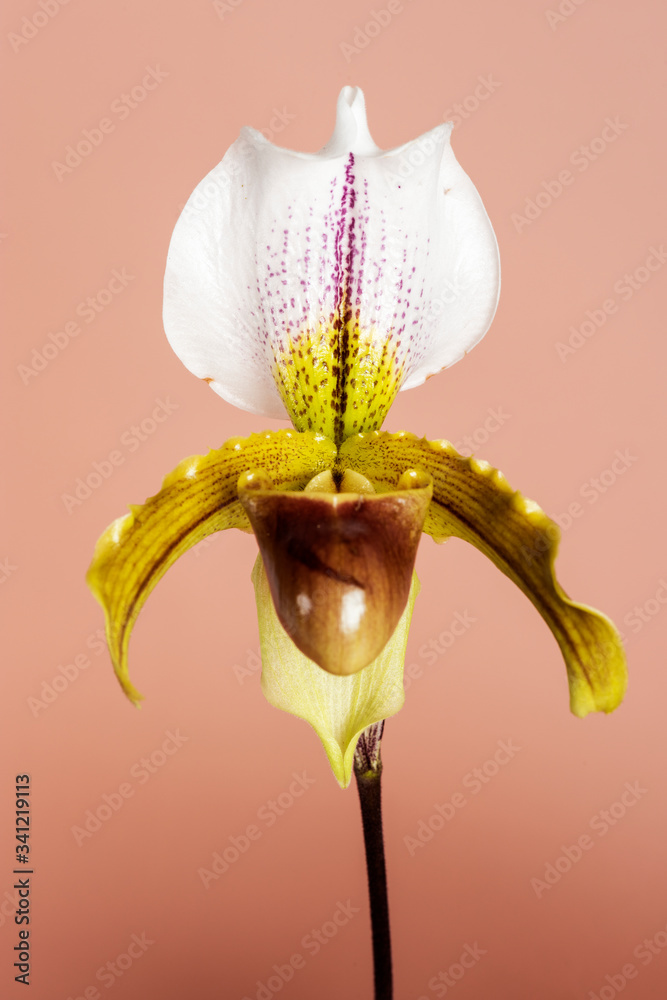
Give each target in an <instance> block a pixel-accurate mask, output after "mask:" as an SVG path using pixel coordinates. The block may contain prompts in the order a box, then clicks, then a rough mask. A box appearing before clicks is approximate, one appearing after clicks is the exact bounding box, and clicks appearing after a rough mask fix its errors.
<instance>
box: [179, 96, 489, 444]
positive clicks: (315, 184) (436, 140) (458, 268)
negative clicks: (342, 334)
mask: <svg viewBox="0 0 667 1000" xmlns="http://www.w3.org/2000/svg"><path fill="white" fill-rule="evenodd" d="M450 132H451V125H448V124H443V125H440V126H438V127H437V128H435V129H433V130H432V131H431V132H427V133H426V134H425V135H423V136H421V137H420V138H419V139H415V140H414V141H412V142H410V143H407V144H406V145H404V146H401V147H399V148H397V149H393V150H389V151H386V152H383V151H381V150H379V149H378V147H377V146H376V145H375V143H374V142H373V140H372V138H371V136H370V133H369V131H368V126H367V124H366V112H365V103H364V97H363V93H362V92H361V90H359V89H358V88H354V87H345V88H343V90H342V92H341V94H340V97H339V99H338V107H337V117H336V126H335V129H334V133H333V135H332V137H331V140H330V141H329V142H328V143H327V145H326V146H325V147H324V148H323V149H322V150H321V151H320V152H319V153H315V154H310V153H297V152H291V151H289V150H286V149H281V148H279V147H277V146H274V145H272V144H271V143H270V142H268V141H267V140H266V139H265V138H264V137H263V136H262V135H261V134H260V133H259V132H256V131H255V130H253V129H248V128H245V129H243V130H242V131H241V135H240V137H239V139H237V141H236V142H235V143H234V144H233V145H232V146H231V147H230V149H229V150H228V151H227V153H226V154H225V156H224V158H223V160H222V161H221V163H219V164H218V165H217V166H216V167H215V168H214V169H213V170H212V171H211V172H210V173H209V174H208V175H207V176H206V177H205V178H204V180H203V181H202V182H201V183H200V184H199V185H198V186H197V188H196V189H195V191H194V192H193V194H192V196H191V197H190V199H189V201H188V203H187V205H186V206H185V208H184V210H183V212H182V214H181V216H180V218H179V220H178V222H177V224H176V228H175V229H174V233H173V236H172V240H171V245H170V248H169V255H168V260H167V268H166V274H165V288H164V324H165V330H166V332H167V336H168V338H169V341H170V343H171V345H172V347H173V349H174V350H175V351H176V353H177V354H178V356H179V357H180V358H181V360H182V361H183V362H184V364H185V365H186V366H187V367H188V368H189V369H190V371H192V372H193V373H194V374H195V375H198V376H199V377H200V378H203V379H206V380H207V381H209V382H210V384H211V386H212V388H213V389H215V391H216V392H218V393H219V394H220V395H221V396H223V397H224V398H225V399H227V400H228V401H229V402H230V403H233V404H235V405H236V406H239V407H241V408H242V409H246V410H250V411H251V412H254V413H262V414H265V415H267V416H274V417H280V416H284V415H285V405H287V406H288V407H291V408H290V416H292V419H293V420H294V422H295V424H296V425H297V426H298V427H300V429H302V428H307V427H308V426H313V429H321V428H318V426H316V425H314V424H309V423H308V422H307V421H306V422H304V418H303V412H301V416H300V418H299V419H301V424H299V420H298V419H297V416H298V414H297V416H295V411H297V410H298V409H299V405H300V404H299V403H298V402H294V400H295V399H297V396H298V393H297V392H296V391H295V388H294V383H293V379H292V383H290V384H289V390H288V391H287V390H285V388H284V385H283V382H284V381H285V380H284V379H283V374H282V373H284V372H285V365H286V363H287V362H286V359H288V358H289V357H290V352H293V351H294V350H295V347H294V345H295V343H296V344H297V345H298V344H299V343H301V344H307V345H310V352H312V355H313V356H315V355H316V354H317V352H318V351H319V353H320V357H321V358H323V359H324V365H323V367H324V370H325V371H327V370H329V369H330V367H331V365H330V364H329V362H328V358H329V355H327V353H326V351H327V350H329V351H331V350H332V346H331V344H332V342H333V341H335V339H336V337H338V336H339V334H338V333H336V330H338V329H339V324H340V322H341V317H342V318H343V322H348V321H349V322H350V323H351V324H356V327H355V330H356V331H358V333H359V336H358V338H357V340H356V341H354V344H356V343H359V344H361V345H363V349H364V351H365V352H366V354H367V356H368V357H369V358H370V359H371V362H372V364H374V363H375V362H376V361H377V359H379V358H380V355H382V364H383V365H384V366H385V368H384V369H383V375H382V380H381V381H380V383H379V388H378V390H377V391H378V393H379V394H384V395H383V398H385V397H386V400H387V401H388V402H386V405H383V408H384V409H386V408H387V407H388V405H389V403H390V401H391V398H393V392H394V391H395V390H396V389H398V388H399V387H402V388H411V387H412V386H416V385H419V384H420V383H421V382H423V381H424V379H425V378H427V377H428V376H429V375H431V374H433V373H435V372H437V371H439V370H440V369H441V368H443V367H446V366H447V365H450V364H452V363H453V362H455V361H457V360H458V359H459V358H461V357H462V356H463V355H464V354H465V353H466V351H469V350H470V349H471V348H472V347H473V346H474V345H475V344H476V343H477V342H478V341H479V340H480V339H481V337H482V336H483V335H484V333H485V332H486V330H487V328H488V326H489V324H490V323H491V320H492V318H493V314H494V312H495V308H496V304H497V300H498V291H499V284H500V274H499V261H498V249H497V244H496V240H495V236H494V234H493V230H492V228H491V224H490V222H489V220H488V217H487V215H486V212H485V210H484V206H483V205H482V202H481V199H480V197H479V195H478V194H477V191H476V189H475V187H474V185H473V184H472V182H471V181H470V179H469V178H468V176H467V175H466V173H465V172H464V171H463V170H462V169H461V167H460V166H459V164H458V163H457V161H456V159H455V157H454V154H453V152H452V150H451V147H450V142H449V139H450ZM345 317H347V320H345ZM337 324H338V325H337ZM349 328H350V329H352V326H350V327H349ZM322 331H325V333H324V335H323V334H322ZM332 331H334V332H333V333H332ZM385 345H388V352H387V351H386V350H385V351H384V354H383V353H382V352H383V348H384V347H385ZM349 349H350V350H351V351H354V350H357V348H356V346H353V347H350V348H349ZM387 358H389V361H387ZM346 360H353V358H352V359H346ZM378 363H379V362H378ZM364 364H365V362H364ZM327 365H328V367H327ZM320 366H321V367H320V369H319V370H320V371H321V370H322V362H320ZM371 368H372V365H371ZM385 369H386V370H385ZM295 370H296V369H295ZM299 372H300V369H299ZM299 378H301V375H300V374H299ZM357 384H359V383H357ZM368 384H370V385H372V384H373V377H372V375H371V376H370V381H369V383H368ZM375 384H376V385H378V382H376V383H375ZM279 386H280V388H279ZM297 389H298V386H297ZM330 390H331V386H330V387H329V391H330ZM336 391H338V392H340V388H338V389H336ZM346 391H347V390H346ZM351 391H352V390H350V392H351ZM364 391H366V389H364ZM301 398H303V407H304V408H305V407H307V406H308V392H307V391H305V392H304V393H303V397H301V396H299V399H301ZM283 400H285V403H284V402H283ZM290 400H291V402H290ZM311 400H312V396H311ZM324 407H325V408H329V397H327V398H326V399H325V403H324ZM302 409H303V408H302ZM355 409H356V405H355ZM308 419H310V418H308ZM380 423H381V420H380ZM345 427H346V429H345V433H350V432H352V431H353V430H363V429H370V428H369V427H368V426H367V425H366V426H363V427H361V426H359V427H355V426H354V425H353V424H351V423H347V424H346V425H345Z"/></svg>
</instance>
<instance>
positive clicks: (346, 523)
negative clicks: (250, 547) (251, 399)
mask: <svg viewBox="0 0 667 1000" xmlns="http://www.w3.org/2000/svg"><path fill="white" fill-rule="evenodd" d="M238 491H239V499H240V501H241V503H242V505H243V507H244V510H245V512H246V514H247V515H248V518H249V520H250V523H251V524H252V527H253V530H254V532H255V536H256V538H257V542H258V545H259V549H260V552H261V554H262V559H263V562H264V566H265V569H266V574H267V577H268V580H269V586H270V589H271V596H272V598H273V602H274V606H275V609H276V612H277V614H278V617H279V619H280V622H281V624H282V626H283V628H284V629H285V630H286V632H287V633H288V635H289V636H290V638H291V639H292V641H293V642H294V643H295V645H296V646H297V647H298V648H299V649H300V650H301V652H302V653H304V654H305V655H306V656H307V657H308V658H309V659H311V660H314V661H315V662H316V663H317V664H319V666H321V667H322V668H323V669H324V670H327V671H328V672H329V673H333V674H352V673H356V672H357V671H358V670H361V669H362V668H363V667H365V666H367V665H368V664H369V663H371V662H372V661H373V660H374V659H375V658H376V657H377V656H378V655H379V653H380V652H381V651H382V649H383V648H384V646H385V645H386V643H387V642H388V640H389V639H390V638H391V636H392V634H393V632H394V629H395V628H396V625H397V624H398V621H399V619H400V617H401V614H402V613H403V610H404V608H405V606H406V603H407V600H408V595H409V593H410V584H411V580H412V573H413V569H414V563H415V558H416V554H417V546H418V544H419V539H420V536H421V533H422V529H423V524H424V518H425V516H426V510H427V508H428V505H429V503H430V500H431V494H432V485H431V480H430V477H428V476H426V475H425V474H424V473H419V472H414V471H413V470H409V471H408V472H407V473H405V474H404V475H403V476H401V478H400V480H399V483H398V484H397V489H396V490H395V491H393V492H388V493H383V494H374V493H368V492H363V493H362V492H355V493H350V492H344V493H337V492H319V491H318V492H309V491H306V492H295V491H283V490H274V489H272V488H271V481H270V479H269V478H268V476H266V474H265V473H263V472H262V471H261V470H260V471H251V472H247V473H244V475H243V476H241V477H240V479H239V485H238Z"/></svg>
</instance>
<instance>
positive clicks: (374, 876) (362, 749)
mask: <svg viewBox="0 0 667 1000" xmlns="http://www.w3.org/2000/svg"><path fill="white" fill-rule="evenodd" d="M383 726H384V722H380V723H376V724H375V725H373V726H369V727H368V729H366V730H364V732H363V733H362V734H361V736H360V737H359V742H358V743H357V748H356V751H355V755H354V776H355V778H356V779H357V790H358V792H359V802H360V804H361V821H362V824H363V828H364V846H365V848H366V870H367V872H368V896H369V900H370V907H371V927H372V933H373V970H374V981H375V1000H392V997H393V985H392V968H391V933H390V927H389V901H388V898H387V869H386V865H385V860H384V838H383V834H382V796H381V784H380V781H381V777H382V761H381V760H380V739H381V737H382V729H383Z"/></svg>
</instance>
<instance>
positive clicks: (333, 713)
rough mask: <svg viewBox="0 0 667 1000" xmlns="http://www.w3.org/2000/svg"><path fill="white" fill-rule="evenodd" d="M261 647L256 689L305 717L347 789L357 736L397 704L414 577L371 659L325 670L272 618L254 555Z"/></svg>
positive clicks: (414, 592) (401, 699) (265, 583)
mask: <svg viewBox="0 0 667 1000" xmlns="http://www.w3.org/2000/svg"><path fill="white" fill-rule="evenodd" d="M252 581H253V583H254V585H255V597H256V600H257V616H258V620H259V636H260V645H261V650H262V691H263V692H264V695H265V697H266V699H267V701H269V702H270V704H271V705H273V706H274V707H275V708H280V709H282V711H284V712H290V713H291V714H292V715H296V716H298V718H300V719H305V721H306V722H309V723H310V725H311V726H312V727H313V729H314V730H315V732H316V733H317V735H318V736H319V738H320V739H321V741H322V745H323V746H324V749H325V751H326V754H327V757H328V758H329V763H330V764H331V769H332V771H333V773H334V775H335V777H336V780H337V781H338V783H339V784H340V786H341V788H347V786H348V785H349V783H350V777H351V774H352V761H353V757H354V750H355V747H356V745H357V740H358V739H359V736H360V734H361V733H362V732H363V730H364V729H365V728H366V727H367V726H370V725H371V723H373V722H379V721H380V720H381V719H387V718H389V716H391V715H395V714H396V713H397V712H398V711H399V710H400V709H401V708H402V706H403V702H404V700H405V695H404V691H403V666H404V662H405V648H406V646H407V642H408V631H409V628H410V619H411V617H412V610H413V608H414V603H415V598H416V597H417V594H418V593H419V581H418V580H417V576H416V574H413V578H412V586H411V588H410V596H409V598H408V603H407V606H406V608H405V611H404V612H403V615H402V616H401V619H400V621H399V623H398V625H397V626H396V630H395V632H394V634H393V636H392V637H391V639H390V640H389V642H388V643H387V645H386V646H385V648H384V649H383V650H382V652H381V653H380V655H379V656H378V657H377V659H375V660H373V662H372V663H370V664H369V665H368V666H367V667H364V669H363V670H360V671H359V672H358V673H356V674H352V675H349V676H346V677H345V676H337V675H334V674H329V673H327V672H326V671H325V670H322V668H321V667H318V666H317V664H316V663H313V661H312V660H309V659H308V658H307V657H306V656H304V654H303V653H301V652H300V651H299V650H298V649H297V647H296V646H295V645H294V643H293V642H292V640H291V639H290V638H289V636H288V635H287V633H286V632H285V630H284V628H283V627H282V625H281V624H280V622H279V620H278V616H277V614H276V611H275V608H274V606H273V601H272V599H271V591H270V590H269V582H268V580H267V577H266V572H265V570H264V564H263V563H262V557H261V556H258V557H257V561H256V563H255V566H254V569H253V572H252Z"/></svg>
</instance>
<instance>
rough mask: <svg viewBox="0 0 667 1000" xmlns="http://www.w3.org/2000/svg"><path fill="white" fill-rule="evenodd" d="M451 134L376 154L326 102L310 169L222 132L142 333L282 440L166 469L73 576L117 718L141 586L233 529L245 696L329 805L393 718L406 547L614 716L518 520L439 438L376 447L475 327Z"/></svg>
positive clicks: (474, 281) (479, 225)
mask: <svg viewBox="0 0 667 1000" xmlns="http://www.w3.org/2000/svg"><path fill="white" fill-rule="evenodd" d="M451 128H452V126H451V125H450V124H442V125H439V126H438V127H436V128H435V129H433V130H432V131H430V132H428V133H426V134H425V135H424V136H422V137H421V138H419V139H416V140H414V141H413V142H410V143H407V144H406V145H404V146H400V147H398V148H396V149H392V150H389V151H382V150H380V149H379V148H378V147H377V146H376V145H375V143H374V142H373V140H372V138H371V135H370V133H369V130H368V126H367V124H366V113H365V104H364V98H363V94H362V92H361V91H360V90H359V89H357V88H351V87H345V88H344V89H343V90H342V92H341V94H340V97H339V100H338V108H337V119H336V126H335V129H334V132H333V135H332V137H331V139H330V141H329V142H328V143H327V145H326V146H325V147H324V148H323V149H322V150H321V151H320V152H319V153H317V154H306V153H298V152H291V151H289V150H286V149H280V148H278V147H276V146H274V145H272V144H271V143H270V142H268V141H267V140H266V139H265V138H264V137H263V136H262V135H261V134H260V133H259V132H257V131H254V130H252V129H244V130H243V131H242V132H241V135H240V137H239V139H238V140H237V141H236V142H235V143H234V144H233V145H232V146H231V148H230V149H229V150H228V151H227V153H226V155H225V157H224V159H223V160H222V161H221V163H219V164H218V166H216V167H215V168H214V169H213V170H212V171H211V172H210V173H209V174H208V176H207V177H205V178H204V180H203V181H202V182H201V183H200V184H199V185H198V187H197V188H196V189H195V191H194V192H193V194H192V196H191V198H190V200H189V201H188V203H187V205H186V207H185V209H184V210H183V212H182V214H181V216H180V218H179V220H178V223H177V225H176V228H175V230H174V233H173V237H172V240H171V246H170V249H169V255H168V262H167V269H166V276H165V286H164V324H165V329H166V333H167V337H168V339H169V342H170V344H171V346H172V347H173V349H174V351H175V352H176V354H177V355H178V356H179V358H180V359H181V360H182V361H183V362H184V364H185V365H186V367H187V368H188V369H189V370H190V371H191V372H192V373H194V374H195V375H196V376H198V377H199V378H201V379H203V380H204V381H205V382H207V383H208V384H209V385H210V386H211V388H212V389H214V391H215V392H217V393H219V394H220V395H221V396H222V397H223V398H224V399H226V400H227V401H228V402H230V403H232V404H234V405H235V406H238V407H240V408H242V409H245V410H249V411H250V412H252V413H257V414H262V415H264V416H268V417H284V416H285V414H287V416H288V417H289V418H290V420H291V422H292V425H293V429H291V430H280V431H273V432H267V433H261V434H252V435H250V437H248V438H245V439H241V438H232V439H230V440H229V441H227V442H226V443H225V444H223V445H222V447H221V448H219V449H217V450H214V451H211V452H209V454H208V455H205V456H195V457H192V458H187V459H185V461H183V462H181V463H180V465H178V466H177V468H176V469H174V471H173V472H171V473H170V474H169V475H168V476H167V478H166V479H165V480H164V482H163V484H162V488H161V489H160V491H159V492H158V493H157V494H156V495H155V496H153V497H151V498H150V499H148V500H147V501H146V503H145V504H144V505H143V506H133V507H131V508H130V513H129V514H126V515H125V516H124V517H121V518H120V519H119V520H117V521H114V523H113V524H112V525H111V526H110V527H109V528H108V529H107V531H106V532H105V533H104V534H103V535H102V537H101V538H100V540H99V542H98V544H97V548H96V550H95V556H94V560H93V563H92V566H91V568H90V570H89V574H88V582H89V585H90V587H91V588H92V590H93V593H94V594H95V596H96V597H97V599H98V600H99V601H100V603H101V604H102V606H103V608H104V611H105V614H106V622H107V637H108V644H109V649H110V653H111V657H112V660H113V664H114V668H115V671H116V674H117V676H118V679H119V681H120V683H121V685H122V688H123V690H124V691H125V693H126V694H127V695H128V696H129V698H130V699H131V700H132V701H133V702H135V703H137V702H138V701H139V699H140V697H141V696H140V695H139V694H138V692H137V691H136V690H135V688H134V687H133V685H132V684H131V682H130V679H129V674H128V665H127V655H128V643H129V639H130V633H131V630H132V627H133V625H134V622H135V620H136V618H137V616H138V614H139V612H140V610H141V608H142V606H143V604H144V602H145V600H146V598H147V597H148V595H149V594H150V592H151V591H152V589H153V587H154V586H155V585H156V584H157V582H158V581H159V580H160V578H161V577H162V576H163V574H164V573H165V572H166V571H167V569H168V568H169V567H170V566H171V565H172V564H173V563H174V562H175V561H176V559H178V557H179V556H180V555H182V554H183V553H184V552H186V551H187V550H188V549H190V548H191V546H193V545H195V544H196V543H197V542H198V541H200V540H201V539H203V538H204V537H205V536H207V535H209V534H211V533H212V532H215V531H221V530H223V529H226V528H238V529H240V530H242V531H248V532H254V534H255V536H256V539H257V543H258V547H259V555H258V558H257V562H256V564H255V568H254V571H253V575H252V579H253V582H254V586H255V594H256V601H257V610H258V619H259V630H260V642H261V652H262V665H263V671H262V689H263V691H264V694H265V696H266V697H267V699H268V700H269V702H271V704H273V705H275V706H277V707H278V708H281V709H283V710H285V711H288V712H291V713H293V714H294V715H297V716H299V717H301V718H303V719H305V720H307V721H308V722H309V723H310V724H311V725H312V726H313V728H314V729H315V730H316V732H317V734H318V735H319V737H320V739H321V741H322V743H323V745H324V748H325V750H326V753H327V755H328V758H329V761H330V763H331V767H332V769H333V772H334V774H335V776H336V778H337V779H338V781H339V783H340V784H341V786H343V787H346V786H347V785H348V783H349V781H350V777H351V770H352V766H353V758H354V754H355V750H357V746H358V742H359V738H360V736H361V735H362V734H363V733H364V732H367V733H369V732H370V733H372V732H376V733H377V731H378V730H377V726H378V725H379V726H381V724H382V720H384V719H386V718H388V717H389V716H391V715H394V714H395V713H396V712H398V711H399V709H400V708H401V706H402V704H403V699H404V695H403V684H402V672H403V662H404V655H405V647H406V642H407V637H408V629H409V624H410V616H411V613H412V608H413V604H414V600H415V597H416V594H417V591H418V584H417V580H416V576H415V574H414V563H415V557H416V552H417V546H418V543H419V539H420V537H421V535H422V533H423V532H425V533H426V534H428V535H431V537H432V538H433V539H435V541H437V542H443V541H445V540H446V539H447V538H449V537H450V536H456V537H459V538H463V539H465V540H466V541H468V542H470V543H471V544H472V545H474V546H475V547H476V548H478V549H479V550H480V551H482V552H483V553H484V554H485V555H486V556H488V557H489V558H490V559H491V560H492V561H493V562H494V563H495V564H496V566H498V568H499V569H500V570H501V571H502V572H503V573H504V574H505V575H506V576H508V577H509V578H510V579H511V580H513V581H514V583H516V584H517V586H518V587H520V588H521V590H522V591H523V592H524V593H525V594H526V596H527V597H528V598H529V599H530V600H531V601H532V603H533V604H534V605H535V607H536V608H537V610H538V611H539V613H540V614H541V615H542V617H543V618H544V620H545V621H546V623H547V625H548V626H549V628H550V629H551V631H552V632H553V635H554V637H555V639H556V641H557V642H558V644H559V646H560V649H561V651H562V654H563V658H564V660H565V666H566V668H567V677H568V681H569V693H570V707H571V710H572V712H574V714H575V715H577V716H585V715H586V714H587V713H589V712H592V711H603V712H610V711H612V710H613V709H614V708H615V707H616V706H617V705H618V704H619V702H620V701H621V699H622V697H623V694H624V690H625V685H626V669H625V659H624V654H623V649H622V646H621V642H620V638H619V635H618V633H617V631H616V630H615V628H614V626H613V625H612V623H611V622H610V621H609V620H608V619H607V618H606V617H605V616H604V615H602V614H600V613H599V612H598V611H595V610H593V609H591V608H589V607H586V606H584V605H581V604H576V603H574V602H573V601H571V600H570V599H569V598H568V597H567V596H566V595H565V593H564V592H563V590H562V589H561V588H560V586H559V584H558V582H557V581H556V578H555V575H554V568H553V564H554V557H555V555H556V549H557V545H558V529H557V527H556V526H555V524H554V523H553V522H552V521H551V520H550V519H549V518H548V517H547V516H546V514H544V513H543V511H542V510H541V509H540V508H539V507H538V506H537V504H535V503H533V502H532V501H530V500H527V499H525V498H524V497H523V496H522V495H521V494H520V493H518V492H515V491H514V490H513V489H511V488H510V486H509V485H508V483H507V481H506V479H505V478H504V477H503V475H502V473H500V472H498V471H497V470H496V469H493V468H491V467H490V466H489V465H488V464H487V463H485V462H483V461H478V460H477V459H475V458H467V457H463V456H461V455H459V454H458V453H457V452H456V451H455V449H454V448H453V447H452V445H451V444H449V443H448V442H447V441H443V440H435V441H428V440H426V439H420V438H418V437H416V436H414V435H412V434H408V433H399V434H390V433H386V432H383V431H382V430H381V427H382V423H383V421H384V418H385V416H386V414H387V411H388V409H389V407H390V406H391V403H392V401H393V399H394V397H395V395H396V393H397V392H398V391H399V390H404V389H411V388H414V387H416V386H419V385H420V384H421V383H423V382H424V381H425V379H427V378H428V377H430V376H431V375H434V374H436V373H437V372H439V371H440V370H441V369H443V368H446V367H448V366H449V365H451V364H453V363H454V362H455V361H458V360H459V359H460V358H462V357H463V356H464V355H465V354H466V352H467V351H469V350H470V349H471V348H472V347H474V346H475V345H476V344H477V343H478V341H479V340H480V339H481V338H482V337H483V336H484V334H485V333H486V331H487V329H488V327H489V325H490V323H491V321H492V319H493V315H494V312H495V309H496V304H497V300H498V292H499V286H500V270H499V259H498V249H497V244H496V239H495V236H494V233H493V230H492V227H491V224H490V222H489V219H488V217H487V214H486V211H485V209H484V206H483V204H482V201H481V199H480V197H479V195H478V193H477V190H476V189H475V187H474V185H473V184H472V182H471V180H470V179H469V177H468V176H467V175H466V173H465V172H464V171H463V170H462V168H461V167H460V166H459V164H458V162H457V161H456V159H455V157H454V154H453V152H452V149H451V146H450V132H451ZM374 726H376V729H375V730H374V729H373V727H374ZM369 727H370V729H369ZM359 746H361V744H359ZM358 752H359V751H358Z"/></svg>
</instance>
